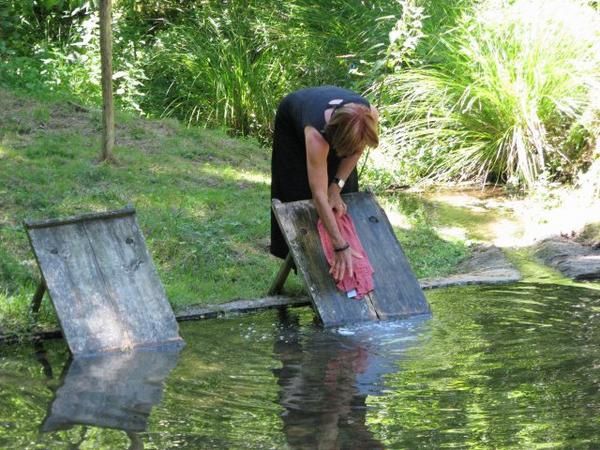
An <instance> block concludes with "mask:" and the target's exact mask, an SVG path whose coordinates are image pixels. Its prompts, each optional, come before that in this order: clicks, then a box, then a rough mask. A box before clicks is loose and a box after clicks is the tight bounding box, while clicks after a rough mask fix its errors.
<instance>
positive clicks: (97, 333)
mask: <svg viewBox="0 0 600 450" xmlns="http://www.w3.org/2000/svg"><path fill="white" fill-rule="evenodd" d="M27 232H28V235H29V239H30V242H31V245H32V248H33V251H34V253H35V255H36V259H37V261H38V265H39V267H40V270H41V271H42V275H43V278H44V280H45V282H46V286H47V288H48V293H49V295H50V298H51V300H52V302H53V304H54V307H55V309H56V312H57V316H58V319H59V322H60V325H61V328H62V330H63V332H64V335H65V338H66V339H67V342H68V344H69V348H70V349H71V352H72V353H73V354H74V355H80V354H89V353H96V352H104V351H110V350H117V349H126V348H133V347H136V346H140V345H144V346H146V345H152V344H159V343H163V342H168V341H174V340H175V341H177V340H180V339H181V338H180V337H179V334H178V327H177V323H176V321H175V317H174V315H173V311H172V310H171V306H170V305H169V303H168V301H167V298H166V295H165V293H164V289H163V287H162V285H161V283H160V280H159V279H158V276H157V274H156V270H155V268H154V265H153V264H152V261H151V259H150V256H149V254H148V252H147V250H146V246H145V243H144V239H143V237H142V235H141V232H140V230H139V227H138V226H137V222H136V220H135V216H134V215H132V214H127V215H119V216H117V217H110V218H108V219H99V218H93V219H89V220H78V221H69V220H67V221H65V222H64V223H63V224H59V225H57V224H54V223H53V224H50V225H49V226H48V227H45V228H44V227H34V228H27Z"/></svg>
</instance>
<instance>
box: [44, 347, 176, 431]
mask: <svg viewBox="0 0 600 450" xmlns="http://www.w3.org/2000/svg"><path fill="white" fill-rule="evenodd" d="M179 351H180V346H179V347H175V348H168V349H161V350H153V351H149V350H144V351H140V350H138V351H133V352H123V353H110V354H103V355H99V356H94V357H90V358H78V359H75V360H73V361H71V363H70V365H69V367H68V369H67V370H66V372H65V375H64V377H63V380H62V385H61V386H60V387H59V388H58V390H57V391H56V394H55V398H54V400H53V401H52V404H51V406H50V408H49V409H48V414H47V416H46V418H45V419H44V421H43V423H42V426H41V431H43V432H50V431H56V430H64V429H69V428H71V427H73V426H75V425H92V426H97V427H102V428H115V429H119V430H126V431H144V430H145V429H146V427H147V425H148V418H149V416H150V412H151V410H152V407H153V406H154V405H156V404H157V403H158V402H160V400H161V397H162V392H163V382H164V380H165V378H166V377H167V376H168V375H169V373H170V372H171V370H172V369H173V368H174V367H175V365H176V364H177V360H178V357H179Z"/></svg>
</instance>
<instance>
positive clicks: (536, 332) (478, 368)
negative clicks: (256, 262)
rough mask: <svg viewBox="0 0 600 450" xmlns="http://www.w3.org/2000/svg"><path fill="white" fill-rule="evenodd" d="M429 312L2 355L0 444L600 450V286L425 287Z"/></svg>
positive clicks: (261, 325) (258, 325)
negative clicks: (330, 325)
mask: <svg viewBox="0 0 600 450" xmlns="http://www.w3.org/2000/svg"><path fill="white" fill-rule="evenodd" d="M427 297H428V300H429V301H430V303H431V305H432V310H433V314H432V316H431V317H417V318H413V319H411V320H406V321H397V322H389V323H383V324H382V323H379V324H368V325H361V326H355V327H344V328H339V329H334V330H323V329H321V328H320V327H318V326H316V325H315V324H314V320H313V314H312V312H311V310H310V309H309V308H302V309H296V310H291V311H289V312H288V313H287V314H280V313H278V312H277V311H268V312H264V313H260V314H252V315H246V316H239V317H233V318H229V319H217V320H209V321H200V322H186V323H182V324H181V334H182V336H183V337H184V339H185V340H186V343H187V345H186V346H185V347H184V348H183V349H182V350H181V351H180V352H171V353H167V354H161V355H156V354H152V353H151V352H150V353H149V354H145V355H141V356H131V355H129V356H127V355H125V356H123V355H121V356H115V357H112V358H108V359H107V360H106V361H100V360H97V359H96V360H93V361H88V362H80V361H79V360H78V361H74V362H73V361H69V359H68V350H67V348H66V346H65V345H64V343H63V342H62V341H60V340H55V341H47V342H45V343H44V344H43V345H38V346H31V345H21V346H14V345H13V346H4V347H0V386H1V391H0V448H3V449H4V448H18V449H37V448H40V449H41V448H52V449H54V448H56V449H74V448H82V449H84V448H111V449H114V448H149V449H166V448H190V449H204V448H206V449H213V448H214V449H229V448H233V449H235V448H253V449H254V448H256V449H263V448H264V449H271V448H273V449H286V448H290V449H304V448H305V449H315V448H323V449H338V448H343V449H376V448H390V449H396V448H398V449H403V448H406V449H416V448H482V449H484V448H490V449H492V448H494V449H495V448H502V449H511V448H514V449H523V448H528V449H529V448H598V447H600V414H599V413H600V393H599V392H598V389H599V383H600V350H599V349H600V331H599V323H598V322H599V320H600V319H599V314H600V291H599V290H598V285H597V284H596V285H592V284H590V285H563V284H560V283H553V282H541V283H535V282H523V283H518V284H514V285H508V286H500V287H466V288H453V289H444V290H439V291H429V292H428V293H427Z"/></svg>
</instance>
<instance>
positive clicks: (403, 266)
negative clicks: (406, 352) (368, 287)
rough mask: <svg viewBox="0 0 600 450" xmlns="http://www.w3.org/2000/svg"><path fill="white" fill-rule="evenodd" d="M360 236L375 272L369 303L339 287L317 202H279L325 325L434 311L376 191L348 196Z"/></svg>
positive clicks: (290, 240) (277, 205)
mask: <svg viewBox="0 0 600 450" xmlns="http://www.w3.org/2000/svg"><path fill="white" fill-rule="evenodd" d="M344 201H345V202H346V204H347V205H348V212H349V214H350V216H351V217H352V220H353V221H354V226H355V227H356V231H357V233H358V237H359V239H360V241H361V243H362V245H363V247H364V249H365V251H366V252H367V255H368V256H369V260H370V261H371V265H372V266H373V270H374V271H375V273H374V274H373V281H374V284H375V290H374V291H373V292H372V293H371V294H370V295H369V296H367V297H365V298H364V299H363V300H360V301H357V300H352V299H347V298H346V297H345V295H344V294H343V293H342V292H340V291H338V290H337V289H336V287H335V283H334V282H333V279H332V278H331V276H330V275H329V265H328V264H327V260H326V259H325V255H324V253H323V250H322V248H321V241H320V239H319V234H318V232H317V225H316V223H317V213H316V210H315V208H314V206H313V204H312V201H311V200H302V201H297V202H289V203H281V202H278V201H274V202H273V211H274V212H275V217H276V218H277V220H278V222H279V226H280V227H281V230H282V231H283V235H284V236H285V239H286V241H287V243H288V245H289V247H290V252H291V254H292V257H293V259H294V263H295V264H296V267H297V268H298V270H299V271H300V273H301V274H302V277H303V278H304V281H305V283H306V286H307V289H308V292H309V295H310V297H311V300H312V302H313V306H314V307H315V310H316V311H317V314H318V315H319V317H320V319H321V320H322V322H323V324H324V325H325V326H336V325H343V324H347V323H352V322H361V321H367V320H377V319H392V318H400V317H407V316H409V315H413V314H422V313H428V312H429V311H430V310H429V305H428V304H427V300H426V299H425V295H424V294H423V291H422V290H421V287H420V285H419V282H418V281H417V279H416V277H415V275H414V274H413V272H412V270H411V268H410V265H409V263H408V261H407V259H406V257H405V256H404V252H403V251H402V248H401V247H400V243H399V242H398V239H396V236H395V235H394V232H393V230H392V226H391V225H390V223H389V221H388V219H387V216H386V215H385V213H384V211H383V210H382V209H381V207H380V206H379V205H378V204H377V202H376V200H375V198H374V197H373V195H372V194H370V193H364V192H361V193H355V194H347V195H345V196H344Z"/></svg>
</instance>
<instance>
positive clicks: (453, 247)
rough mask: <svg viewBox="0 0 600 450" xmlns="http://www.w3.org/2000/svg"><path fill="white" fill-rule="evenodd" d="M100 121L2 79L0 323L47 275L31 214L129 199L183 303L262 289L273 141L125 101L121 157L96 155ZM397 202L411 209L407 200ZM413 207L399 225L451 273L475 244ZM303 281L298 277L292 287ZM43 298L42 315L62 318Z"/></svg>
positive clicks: (418, 252) (411, 248)
mask: <svg viewBox="0 0 600 450" xmlns="http://www.w3.org/2000/svg"><path fill="white" fill-rule="evenodd" d="M100 123H101V118H100V111H97V110H88V109H86V108H82V107H80V106H78V105H76V104H75V103H73V102H70V101H67V100H57V99H50V100H48V99H32V98H31V97H24V96H20V95H16V94H14V93H12V92H9V91H7V90H1V89H0V214H1V215H0V331H2V330H3V331H14V330H20V329H24V328H26V327H27V326H28V324H29V321H30V318H29V316H28V305H29V302H30V299H31V296H32V295H33V292H34V290H35V285H36V283H37V281H38V277H39V275H38V269H37V266H36V264H35V261H34V259H33V254H32V252H31V250H30V247H29V243H28V242H27V237H26V235H25V232H24V230H23V227H22V225H21V224H22V221H23V220H24V219H26V218H31V219H41V218H50V217H61V216H69V215H73V214H80V213H84V212H91V211H102V210H106V209H116V208H121V207H123V206H124V205H126V204H132V205H133V206H135V208H136V209H137V215H138V221H139V223H140V226H141V228H142V231H143V233H144V235H145V238H146V242H147V245H148V248H149V251H150V253H151V255H152V258H153V260H154V262H155V264H156V266H157V269H158V272H159V275H160V278H161V280H162V282H163V284H164V285H165V288H166V291H167V295H168V297H169V299H170V301H171V302H172V304H173V306H174V307H175V308H177V307H178V306H182V305H186V304H191V303H219V302H224V301H229V300H232V299H235V298H259V297H262V296H264V295H265V292H266V291H267V289H268V286H269V284H270V282H271V280H272V278H273V276H274V275H275V273H276V271H277V269H278V267H279V264H280V261H279V260H277V259H276V258H274V257H272V256H271V255H270V254H269V253H268V244H269V212H268V211H269V210H268V208H269V202H270V200H269V183H270V175H269V170H270V152H269V149H267V148H264V147H261V146H259V145H257V144H256V143H255V142H254V141H252V140H248V139H234V138H231V137H229V136H227V135H226V134H225V133H223V132H220V131H215V130H204V129H197V128H196V129H194V128H189V129H188V128H185V127H183V126H182V125H181V124H179V123H178V122H175V121H170V120H162V121H148V120H145V119H140V118H137V117H135V116H131V115H128V114H123V113H120V114H118V116H117V124H118V125H117V133H116V135H117V146H116V149H115V154H116V156H117V159H118V164H116V165H106V164H97V163H96V162H95V159H96V157H97V155H98V152H99V147H100V133H101V129H100ZM389 204H390V205H392V206H390V207H394V208H395V207H398V208H399V209H400V211H396V212H395V214H403V213H402V211H401V209H402V208H403V206H402V202H390V203H389ZM393 205H396V206H393ZM404 217H405V218H406V220H404V222H403V223H404V225H403V228H399V229H398V230H397V231H398V234H399V237H400V240H401V242H402V243H403V246H404V248H405V251H406V253H407V256H408V258H409V260H410V261H411V263H412V264H413V267H414V268H415V271H416V273H417V275H418V276H419V277H430V276H439V275H443V274H444V273H448V272H450V271H451V270H452V268H453V267H454V266H455V265H456V263H457V261H458V260H460V259H461V258H462V257H463V256H464V255H465V254H466V248H465V246H464V244H463V243H460V242H457V243H452V242H447V241H444V240H442V239H441V238H439V237H438V236H437V235H436V234H435V232H434V231H433V229H432V227H431V226H430V224H429V223H428V222H427V220H426V218H424V217H423V216H422V215H420V214H416V213H415V212H414V208H412V209H411V208H409V209H408V210H407V211H406V213H405V214H404ZM302 289H303V288H302V285H301V283H300V281H299V279H298V278H297V277H295V276H292V277H290V280H288V283H287V284H286V290H287V292H289V293H291V294H295V293H300V292H301V291H302ZM44 303H45V306H44V309H43V310H42V315H41V319H42V323H44V324H53V323H54V322H55V318H54V316H53V312H52V309H51V307H50V306H49V303H48V302H44Z"/></svg>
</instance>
